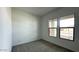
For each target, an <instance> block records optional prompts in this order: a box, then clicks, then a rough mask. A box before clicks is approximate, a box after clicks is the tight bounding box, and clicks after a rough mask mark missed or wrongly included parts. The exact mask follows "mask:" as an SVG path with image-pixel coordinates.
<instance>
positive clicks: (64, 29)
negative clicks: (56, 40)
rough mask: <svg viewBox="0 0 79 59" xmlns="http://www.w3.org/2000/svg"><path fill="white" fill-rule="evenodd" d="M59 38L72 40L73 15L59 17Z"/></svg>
mask: <svg viewBox="0 0 79 59" xmlns="http://www.w3.org/2000/svg"><path fill="white" fill-rule="evenodd" d="M59 29H60V34H59V35H60V38H63V39H67V40H73V35H74V15H69V16H65V17H61V18H60V28H59Z"/></svg>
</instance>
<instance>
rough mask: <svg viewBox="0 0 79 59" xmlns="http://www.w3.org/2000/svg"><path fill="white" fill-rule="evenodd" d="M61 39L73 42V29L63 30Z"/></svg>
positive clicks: (61, 30)
mask: <svg viewBox="0 0 79 59" xmlns="http://www.w3.org/2000/svg"><path fill="white" fill-rule="evenodd" d="M60 38H65V39H69V40H73V28H61V29H60Z"/></svg>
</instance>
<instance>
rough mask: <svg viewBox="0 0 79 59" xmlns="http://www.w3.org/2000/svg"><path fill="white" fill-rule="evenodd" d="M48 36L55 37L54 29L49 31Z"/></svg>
mask: <svg viewBox="0 0 79 59" xmlns="http://www.w3.org/2000/svg"><path fill="white" fill-rule="evenodd" d="M49 35H50V36H55V37H56V29H49Z"/></svg>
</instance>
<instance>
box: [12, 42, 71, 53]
mask: <svg viewBox="0 0 79 59" xmlns="http://www.w3.org/2000/svg"><path fill="white" fill-rule="evenodd" d="M12 51H13V52H70V51H69V50H67V49H65V48H62V47H59V46H56V45H54V44H51V43H48V42H46V41H44V40H38V41H33V42H30V43H26V44H21V45H17V46H14V47H13V49H12Z"/></svg>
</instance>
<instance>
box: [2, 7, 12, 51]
mask: <svg viewBox="0 0 79 59" xmlns="http://www.w3.org/2000/svg"><path fill="white" fill-rule="evenodd" d="M11 25H12V23H11V8H8V7H7V8H5V7H0V52H1V51H3V52H6V51H11V46H12V27H11Z"/></svg>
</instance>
